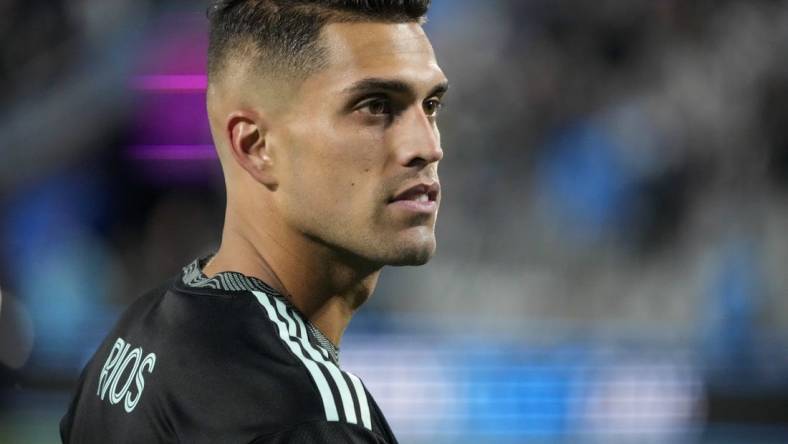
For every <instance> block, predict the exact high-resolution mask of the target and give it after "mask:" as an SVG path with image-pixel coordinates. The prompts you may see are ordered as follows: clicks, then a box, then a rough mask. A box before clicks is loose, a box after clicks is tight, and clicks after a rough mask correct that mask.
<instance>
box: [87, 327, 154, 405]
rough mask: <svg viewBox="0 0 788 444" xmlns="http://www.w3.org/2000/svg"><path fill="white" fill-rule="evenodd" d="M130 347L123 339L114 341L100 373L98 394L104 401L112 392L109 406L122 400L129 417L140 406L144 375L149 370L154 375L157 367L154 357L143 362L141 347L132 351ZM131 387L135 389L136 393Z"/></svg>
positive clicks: (145, 358) (146, 358) (150, 356)
mask: <svg viewBox="0 0 788 444" xmlns="http://www.w3.org/2000/svg"><path fill="white" fill-rule="evenodd" d="M130 345H131V344H129V343H128V342H126V341H124V340H123V338H118V339H117V340H116V341H115V344H114V345H113V346H112V350H110V352H109V356H108V357H107V361H106V362H104V367H103V368H102V369H101V375H100V376H99V383H98V390H97V391H96V395H98V396H99V397H100V398H101V400H102V401H103V400H104V397H105V396H106V395H107V392H109V402H110V403H111V404H113V405H114V404H117V403H119V402H120V401H121V400H122V401H123V408H124V409H126V411H127V412H129V413H131V411H132V410H134V407H136V406H137V403H138V402H139V401H140V397H141V396H142V391H143V390H144V389H145V377H144V375H143V372H144V371H146V370H147V372H148V373H153V367H155V366H156V354H155V353H148V354H147V355H146V356H145V357H144V358H143V357H142V347H137V348H134V349H132V350H131V351H129V348H130ZM132 383H134V384H135V386H136V387H135V388H134V389H132V387H131V384H132Z"/></svg>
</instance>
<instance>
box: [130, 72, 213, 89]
mask: <svg viewBox="0 0 788 444" xmlns="http://www.w3.org/2000/svg"><path fill="white" fill-rule="evenodd" d="M130 86H131V88H132V89H136V90H141V91H185V92H191V91H204V90H205V88H206V87H207V86H208V77H207V76H205V75H204V74H172V75H170V74H168V75H141V76H135V77H133V78H132V79H131V85H130Z"/></svg>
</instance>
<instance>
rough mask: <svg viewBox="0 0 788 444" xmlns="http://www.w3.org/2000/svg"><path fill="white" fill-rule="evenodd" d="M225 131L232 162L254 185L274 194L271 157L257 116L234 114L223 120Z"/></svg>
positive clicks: (265, 127) (243, 113)
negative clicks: (258, 185) (238, 166)
mask: <svg viewBox="0 0 788 444" xmlns="http://www.w3.org/2000/svg"><path fill="white" fill-rule="evenodd" d="M226 131H227V133H228V136H229V140H230V152H231V153H232V156H233V158H234V159H235V161H236V162H237V163H238V165H240V166H241V168H243V169H244V170H246V172H247V173H249V175H251V176H252V177H253V178H254V179H255V180H256V181H258V182H260V183H261V184H263V185H265V186H266V187H267V188H268V189H270V190H272V191H273V190H275V189H276V187H277V186H278V181H277V180H276V178H275V177H274V174H273V165H274V162H273V157H272V153H271V147H270V145H269V144H268V139H267V137H266V136H267V125H266V122H265V119H264V118H263V117H262V116H260V115H259V114H256V113H252V112H249V111H235V112H233V113H232V114H230V116H229V117H228V119H227V127H226Z"/></svg>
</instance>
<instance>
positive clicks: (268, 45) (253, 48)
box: [208, 0, 430, 81]
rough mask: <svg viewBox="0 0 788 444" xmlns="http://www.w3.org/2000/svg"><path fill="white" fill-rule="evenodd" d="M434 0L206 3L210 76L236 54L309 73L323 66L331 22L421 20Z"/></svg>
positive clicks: (281, 70) (283, 70)
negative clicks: (325, 35)
mask: <svg viewBox="0 0 788 444" xmlns="http://www.w3.org/2000/svg"><path fill="white" fill-rule="evenodd" d="M429 6H430V0H220V1H214V2H213V3H212V4H211V6H210V7H209V8H208V18H209V20H210V25H211V30H210V39H209V45H208V78H209V80H211V81H213V80H216V79H217V78H219V77H220V76H221V73H222V72H223V71H224V69H225V67H226V66H227V64H228V63H230V61H231V60H232V58H233V57H238V56H240V57H243V58H244V59H246V60H249V61H251V63H252V65H253V66H254V68H255V69H257V70H258V71H260V72H264V73H268V74H272V75H277V76H280V77H282V78H292V77H294V76H295V77H296V78H299V77H301V78H302V77H305V76H306V75H308V74H309V73H312V72H315V71H317V70H319V69H320V68H322V67H324V66H325V64H326V61H327V55H326V50H325V48H324V47H323V46H322V45H321V44H320V42H319V36H320V31H321V30H322V28H323V26H325V25H327V24H329V23H341V22H364V21H368V22H382V23H412V22H416V23H420V24H421V23H423V22H424V20H425V19H424V17H425V15H426V14H427V10H428V9H429Z"/></svg>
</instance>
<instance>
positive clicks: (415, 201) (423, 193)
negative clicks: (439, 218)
mask: <svg viewBox="0 0 788 444" xmlns="http://www.w3.org/2000/svg"><path fill="white" fill-rule="evenodd" d="M439 194H440V183H439V182H437V181H434V182H430V183H427V182H422V183H418V184H416V185H413V186H410V187H409V188H406V189H405V190H404V191H401V192H399V193H397V194H396V195H395V196H394V197H393V198H391V200H390V201H389V205H394V206H396V207H397V208H401V209H403V210H406V211H414V212H417V213H433V212H435V210H437V208H438V202H437V200H438V196H439Z"/></svg>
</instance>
